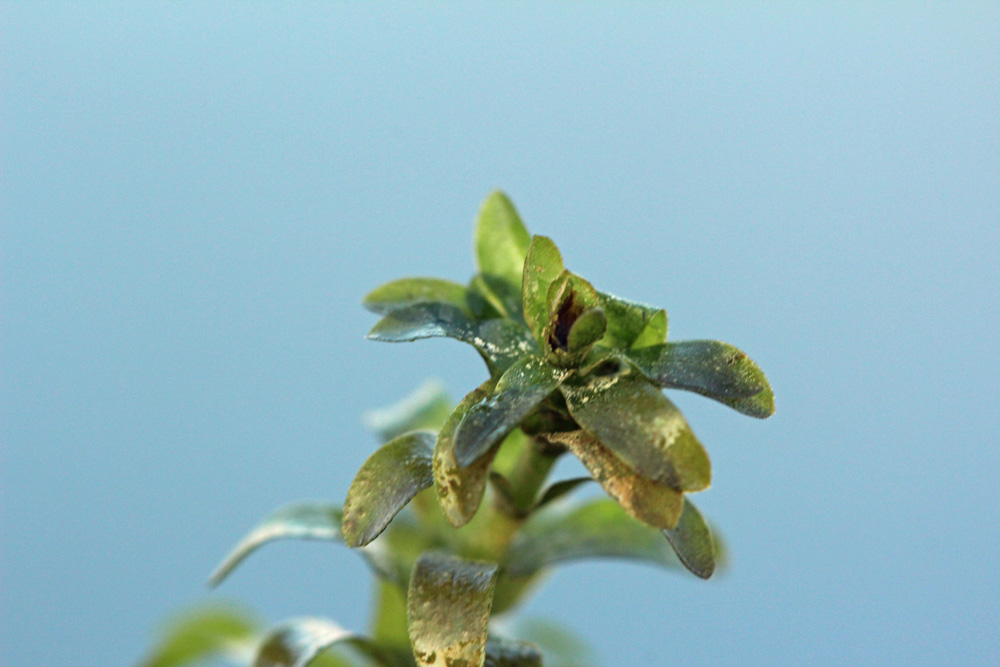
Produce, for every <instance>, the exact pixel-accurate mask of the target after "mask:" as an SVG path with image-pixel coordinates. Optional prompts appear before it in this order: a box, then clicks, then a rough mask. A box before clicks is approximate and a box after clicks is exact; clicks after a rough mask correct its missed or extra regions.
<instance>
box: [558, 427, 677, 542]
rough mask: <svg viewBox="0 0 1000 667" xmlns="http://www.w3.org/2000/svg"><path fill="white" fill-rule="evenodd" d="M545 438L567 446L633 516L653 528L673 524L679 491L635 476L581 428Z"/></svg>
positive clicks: (675, 520) (675, 518)
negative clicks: (580, 429)
mask: <svg viewBox="0 0 1000 667" xmlns="http://www.w3.org/2000/svg"><path fill="white" fill-rule="evenodd" d="M548 439H549V440H550V441H552V442H557V443H559V444H562V445H565V446H566V447H568V448H569V450H570V451H571V452H573V454H574V455H575V456H576V457H577V458H578V459H580V461H581V462H583V465H584V466H586V468H587V470H588V471H589V472H590V474H591V475H593V477H594V479H595V480H597V482H598V483H599V484H600V485H601V486H602V487H604V490H605V491H607V492H608V495H609V496H611V497H612V498H614V499H615V500H616V501H617V502H618V504H619V505H621V506H622V508H623V509H624V510H625V511H626V512H628V513H629V514H631V515H632V516H633V517H635V518H636V519H638V520H639V521H642V522H643V523H646V524H649V525H650V526H653V527H654V528H660V529H666V528H675V527H676V526H677V522H678V520H679V519H680V516H681V510H682V509H683V507H684V494H683V493H682V492H680V491H678V490H677V489H673V488H670V487H669V486H666V485H664V484H659V483H657V482H654V481H653V480H651V479H649V478H646V477H642V476H641V475H637V474H636V473H635V471H634V470H632V468H630V467H629V466H628V465H626V464H625V462H624V461H622V460H621V459H620V458H618V457H617V456H615V454H614V452H612V451H611V450H610V449H608V448H607V447H605V446H604V445H603V444H601V442H600V441H599V440H597V439H596V438H594V437H593V436H591V435H590V434H588V433H586V432H585V431H571V432H569V433H553V434H550V435H549V436H548Z"/></svg>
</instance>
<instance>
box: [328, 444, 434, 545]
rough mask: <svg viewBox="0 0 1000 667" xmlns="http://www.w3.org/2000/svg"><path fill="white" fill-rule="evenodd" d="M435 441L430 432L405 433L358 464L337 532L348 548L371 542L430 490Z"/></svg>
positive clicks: (432, 479) (432, 480)
mask: <svg viewBox="0 0 1000 667" xmlns="http://www.w3.org/2000/svg"><path fill="white" fill-rule="evenodd" d="M436 440H437V434H436V433H434V432H433V431H415V432H413V433H406V434H404V435H401V436H399V437H398V438H396V439H394V440H391V441H389V442H388V443H386V444H385V445H383V446H382V447H381V448H379V449H378V450H377V451H376V452H375V453H374V454H372V455H371V456H370V457H369V458H368V460H367V461H365V462H364V464H362V466H361V469H360V470H358V474H357V476H356V477H355V478H354V481H353V482H352V483H351V488H350V490H349V491H348V492H347V500H346V501H345V502H344V515H343V522H342V524H341V528H342V530H343V533H344V538H345V539H346V540H347V545H348V546H351V547H363V546H364V545H366V544H368V543H369V542H371V541H372V540H374V539H375V538H376V537H378V536H379V535H380V534H381V533H382V531H383V530H385V527H386V526H388V525H389V522H390V521H392V518H393V517H394V516H396V514H397V513H398V512H399V510H401V509H403V507H405V506H406V504H407V503H408V502H410V501H411V500H412V499H413V497H414V496H415V495H417V494H418V493H420V492H421V491H423V490H424V489H427V488H430V486H431V484H433V483H434V470H433V463H432V461H433V456H434V443H435V441H436Z"/></svg>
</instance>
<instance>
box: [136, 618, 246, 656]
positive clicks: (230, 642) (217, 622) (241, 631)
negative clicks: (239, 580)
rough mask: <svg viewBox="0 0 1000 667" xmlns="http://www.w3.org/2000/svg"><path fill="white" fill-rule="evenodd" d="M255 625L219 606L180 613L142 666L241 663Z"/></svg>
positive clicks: (165, 630)
mask: <svg viewBox="0 0 1000 667" xmlns="http://www.w3.org/2000/svg"><path fill="white" fill-rule="evenodd" d="M256 627H257V622H256V621H255V620H253V619H252V618H250V617H249V616H248V615H247V614H246V613H245V612H242V611H240V610H238V609H235V608H231V607H226V606H222V605H219V604H211V605H205V606H203V607H197V608H193V609H191V610H188V611H185V612H182V613H181V614H179V615H177V617H176V618H174V619H173V620H171V621H170V622H169V623H168V625H167V626H166V627H165V628H164V630H163V632H162V636H161V638H160V639H159V641H157V642H156V646H155V647H154V648H153V650H152V651H151V652H150V654H149V655H148V656H147V657H146V658H145V659H144V660H143V661H142V663H141V667H182V665H192V664H195V663H198V662H203V661H206V660H211V659H213V658H225V659H229V660H232V661H233V662H243V661H245V660H247V659H248V658H247V656H248V655H249V654H251V653H250V652H251V651H252V649H253V645H254V643H255V636H256V634H257V630H256Z"/></svg>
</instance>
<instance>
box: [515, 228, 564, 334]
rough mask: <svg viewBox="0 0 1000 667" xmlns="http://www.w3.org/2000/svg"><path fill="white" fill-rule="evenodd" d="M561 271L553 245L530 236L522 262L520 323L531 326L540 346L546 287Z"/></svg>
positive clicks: (559, 257) (546, 319)
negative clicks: (521, 319)
mask: <svg viewBox="0 0 1000 667" xmlns="http://www.w3.org/2000/svg"><path fill="white" fill-rule="evenodd" d="M564 270H565V267H564V266H563V260H562V255H560V254H559V248H557V247H556V244H555V243H553V242H552V240H551V239H549V238H547V237H545V236H535V237H533V238H532V239H531V245H530V246H529V247H528V255H527V258H526V259H525V261H524V273H523V275H522V279H521V283H522V287H521V290H522V292H521V298H522V301H523V303H524V320H525V321H526V322H527V323H528V326H529V327H531V331H532V333H534V334H535V337H536V339H537V340H538V343H539V344H540V345H543V346H544V345H545V339H544V338H543V333H544V331H545V326H546V325H547V324H548V322H549V309H548V303H547V298H548V294H549V286H550V285H552V282H553V281H554V280H555V279H556V278H557V277H559V274H560V273H562V272H563V271H564Z"/></svg>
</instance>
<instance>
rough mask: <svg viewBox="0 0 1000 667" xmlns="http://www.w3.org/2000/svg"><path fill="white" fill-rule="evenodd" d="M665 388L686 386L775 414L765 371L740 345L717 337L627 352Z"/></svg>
mask: <svg viewBox="0 0 1000 667" xmlns="http://www.w3.org/2000/svg"><path fill="white" fill-rule="evenodd" d="M626 356H627V358H628V359H629V360H630V361H631V362H632V363H633V364H634V365H635V366H636V367H637V368H638V369H639V370H640V371H642V373H643V374H645V375H646V376H647V377H649V378H650V379H651V380H653V381H654V382H656V383H657V384H659V385H660V386H662V387H667V388H671V389H686V390H688V391H693V392H697V393H699V394H702V395H703V396H707V397H709V398H712V399H715V400H717V401H719V402H721V403H725V404H726V405H728V406H730V407H731V408H733V409H735V410H737V411H739V412H742V413H743V414H746V415H750V416H751V417H758V418H762V419H763V418H765V417H770V416H771V415H772V414H774V393H773V392H772V391H771V385H770V384H768V381H767V378H766V377H764V372H763V371H761V369H760V367H759V366H757V364H755V363H754V362H753V361H752V360H751V359H750V357H748V356H747V355H746V354H744V353H743V352H742V351H740V350H739V349H738V348H736V347H733V346H732V345H729V344H728V343H721V342H719V341H715V340H692V341H685V342H683V343H667V344H665V345H656V346H653V347H647V348H644V349H641V350H633V351H631V352H628V353H627V355H626Z"/></svg>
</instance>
